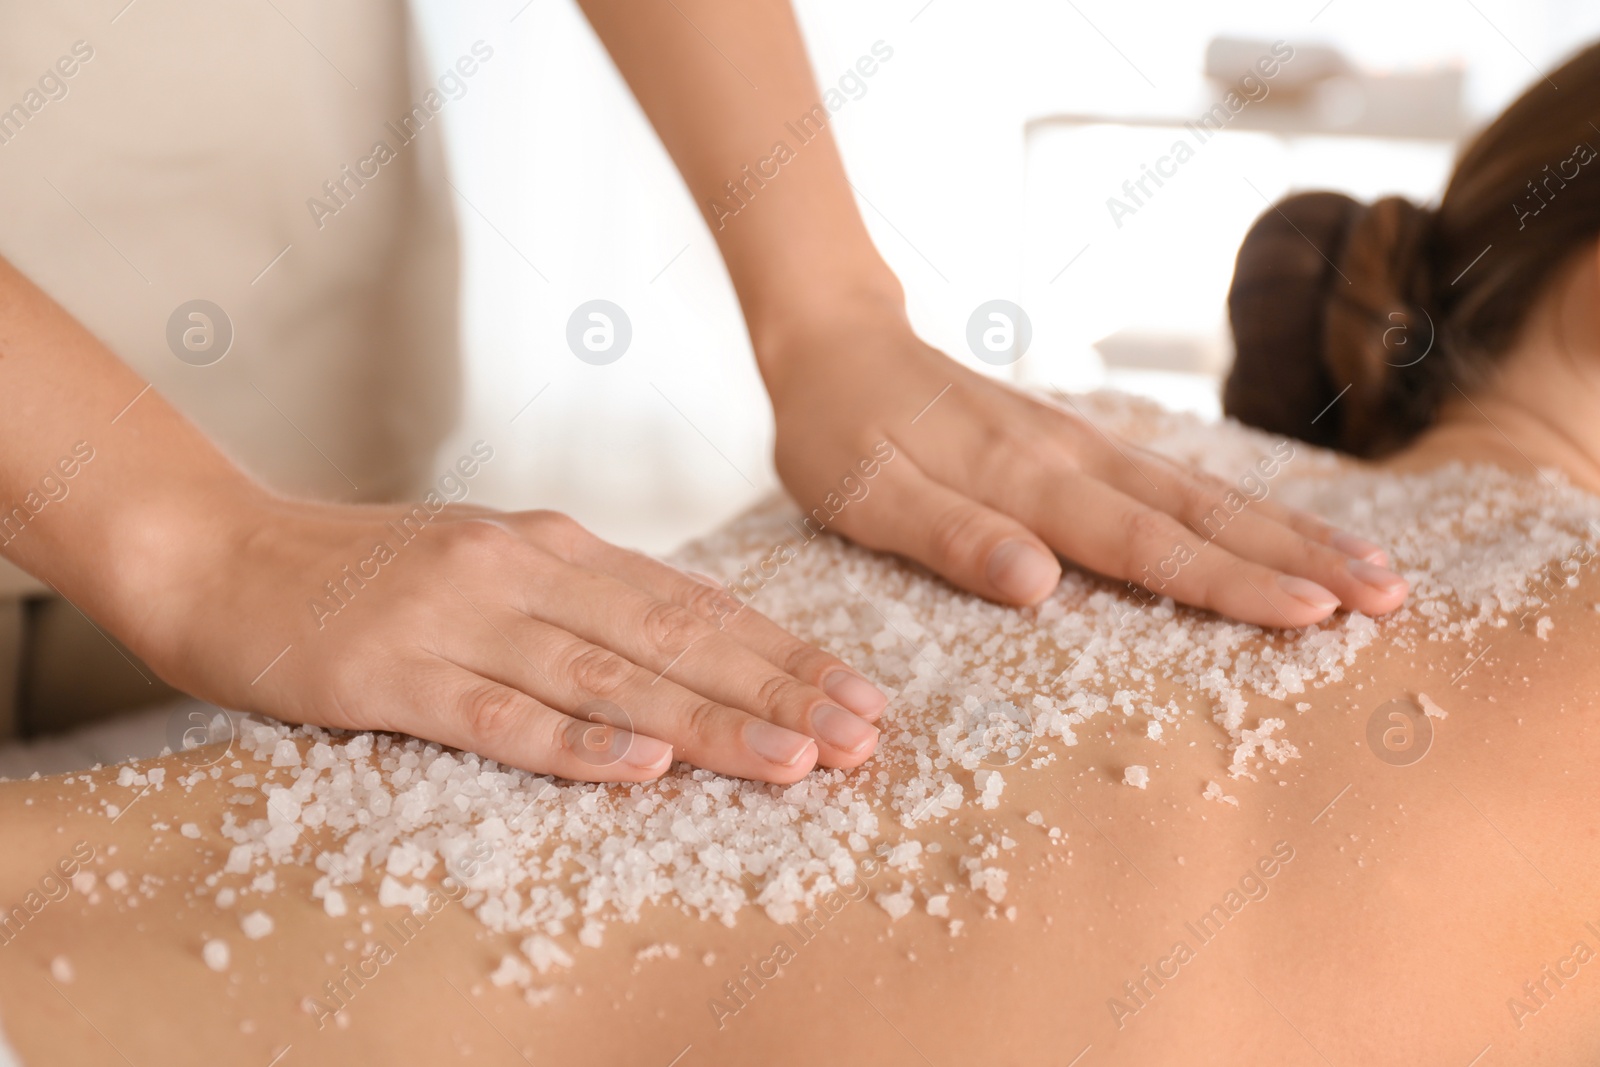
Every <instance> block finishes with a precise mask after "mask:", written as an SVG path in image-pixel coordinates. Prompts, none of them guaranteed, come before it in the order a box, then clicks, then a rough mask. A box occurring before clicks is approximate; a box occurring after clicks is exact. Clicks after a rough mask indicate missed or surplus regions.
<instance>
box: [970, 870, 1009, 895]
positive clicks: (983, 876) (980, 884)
mask: <svg viewBox="0 0 1600 1067" xmlns="http://www.w3.org/2000/svg"><path fill="white" fill-rule="evenodd" d="M1009 877H1010V874H1009V873H1008V872H1007V871H1006V870H1005V869H1004V868H1001V867H980V868H978V869H976V870H974V871H973V872H972V873H971V875H970V879H971V883H972V888H973V889H982V890H983V893H984V896H986V897H988V898H989V899H990V900H992V901H994V902H995V903H996V904H998V903H1000V902H1001V901H1002V900H1004V899H1005V898H1006V879H1007V878H1009Z"/></svg>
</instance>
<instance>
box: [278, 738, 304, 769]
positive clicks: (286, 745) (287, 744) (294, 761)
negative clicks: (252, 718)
mask: <svg viewBox="0 0 1600 1067" xmlns="http://www.w3.org/2000/svg"><path fill="white" fill-rule="evenodd" d="M272 765H273V766H274V767H298V766H300V749H299V747H298V746H296V745H295V743H294V742H293V741H291V740H290V739H289V738H287V737H285V738H284V739H283V740H281V741H279V742H278V744H277V746H276V747H274V748H273V750H272Z"/></svg>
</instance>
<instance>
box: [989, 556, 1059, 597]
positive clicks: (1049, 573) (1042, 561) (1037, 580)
mask: <svg viewBox="0 0 1600 1067" xmlns="http://www.w3.org/2000/svg"><path fill="white" fill-rule="evenodd" d="M1060 580H1061V568H1060V567H1058V566H1057V565H1056V561H1055V560H1054V559H1052V558H1051V557H1050V556H1048V555H1046V554H1045V553H1043V552H1040V551H1039V550H1038V549H1037V548H1034V547H1033V546H1032V545H1030V544H1027V543H1026V542H1023V541H1002V542H1001V543H1000V546H999V547H998V548H996V549H995V550H994V551H993V552H991V553H989V581H990V583H991V584H992V585H993V586H994V587H995V588H996V589H998V590H1000V592H1001V593H1003V594H1005V595H1006V596H1007V597H1008V598H1010V599H1012V600H1017V601H1021V602H1022V603H1024V604H1031V603H1033V602H1034V601H1036V600H1038V599H1040V598H1041V597H1044V596H1046V595H1048V594H1049V592H1050V590H1052V589H1054V588H1055V587H1056V583H1057V582H1059V581H1060Z"/></svg>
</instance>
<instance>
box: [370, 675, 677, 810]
mask: <svg viewBox="0 0 1600 1067" xmlns="http://www.w3.org/2000/svg"><path fill="white" fill-rule="evenodd" d="M407 682H408V684H407V685H406V686H405V688H404V690H403V691H402V694H401V696H400V698H399V699H398V700H396V701H394V703H393V704H392V705H390V706H389V707H386V709H385V711H386V713H389V714H391V715H392V718H393V725H394V726H395V728H397V729H401V730H404V731H405V732H406V733H409V734H413V735H415V736H417V737H422V738H426V739H428V740H430V741H437V742H439V743H440V744H444V745H449V746H451V747H452V748H459V749H461V750H463V751H466V752H475V753H477V754H478V755H480V756H485V757H487V758H489V759H492V760H495V761H497V762H500V763H503V764H505V765H506V766H508V767H520V768H522V769H523V770H526V771H532V772H533V773H535V774H554V775H559V776H560V777H562V778H570V779H572V780H574V781H580V782H645V781H649V780H650V779H652V778H656V777H659V776H660V775H661V774H662V773H664V772H665V771H666V770H667V768H669V767H670V766H672V746H671V745H669V744H667V743H665V742H663V741H660V740H657V739H656V738H654V737H647V736H644V735H640V734H634V733H631V732H629V731H628V730H626V729H618V728H617V726H616V724H615V723H610V722H605V721H598V720H591V721H585V720H583V719H577V718H573V717H572V716H570V715H564V714H562V713H561V712H559V711H557V710H555V709H554V708H552V707H550V706H549V705H547V704H544V703H542V702H540V701H538V700H535V699H534V698H533V697H531V696H529V695H527V694H526V693H524V692H520V691H518V690H517V689H514V688H511V687H509V686H506V685H502V684H500V683H498V682H496V681H494V680H492V679H489V678H486V677H484V676H483V675H481V674H477V673H475V672H472V671H468V670H463V669H462V668H460V667H458V666H456V665H455V664H453V663H448V662H445V661H444V660H435V661H434V662H433V663H432V664H430V665H428V666H427V667H425V668H423V669H422V670H421V671H420V672H418V674H417V675H416V676H414V677H411V678H408V679H407Z"/></svg>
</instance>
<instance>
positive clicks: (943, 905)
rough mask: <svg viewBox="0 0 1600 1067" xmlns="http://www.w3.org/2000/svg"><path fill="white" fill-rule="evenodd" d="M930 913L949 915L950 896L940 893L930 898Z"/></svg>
mask: <svg viewBox="0 0 1600 1067" xmlns="http://www.w3.org/2000/svg"><path fill="white" fill-rule="evenodd" d="M928 914H929V915H934V916H940V917H942V916H947V915H949V914H950V897H949V895H948V894H945V893H940V894H939V895H938V896H933V897H929V898H928Z"/></svg>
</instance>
